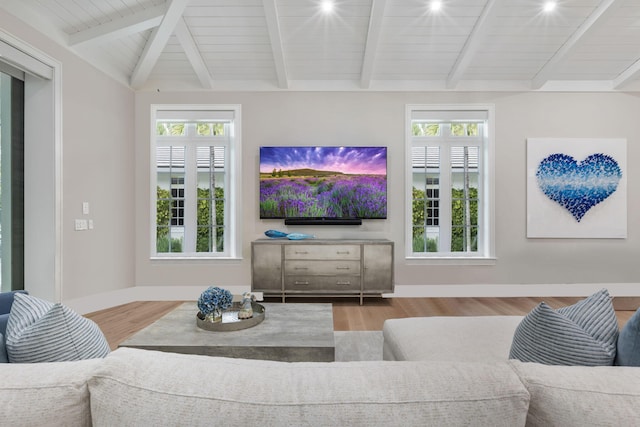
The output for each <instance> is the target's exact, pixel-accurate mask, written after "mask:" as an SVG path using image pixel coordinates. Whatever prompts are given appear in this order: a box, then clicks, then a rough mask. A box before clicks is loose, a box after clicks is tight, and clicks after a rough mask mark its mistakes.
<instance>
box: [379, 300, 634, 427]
mask: <svg viewBox="0 0 640 427" xmlns="http://www.w3.org/2000/svg"><path fill="white" fill-rule="evenodd" d="M638 313H640V311H639V312H638ZM638 313H636V315H635V316H634V317H637V316H639V315H638ZM524 318H525V316H461V317H446V316H442V317H421V318H406V319H391V320H387V321H385V323H384V326H383V332H382V333H383V337H384V338H383V342H384V344H383V345H384V348H383V358H384V359H385V360H386V361H410V362H418V361H420V362H424V363H439V362H441V361H443V360H448V361H455V363H471V364H478V363H494V364H496V365H498V366H508V367H509V368H510V369H511V370H512V372H513V373H514V374H515V375H516V376H517V378H518V379H519V380H520V382H521V383H522V385H523V386H524V387H525V389H526V390H527V393H528V394H529V408H528V411H527V417H526V425H527V426H541V427H542V426H576V427H577V426H614V425H616V426H617V425H620V426H622V425H629V426H630V425H639V423H640V368H638V367H628V366H597V367H592V366H550V365H544V364H540V363H531V362H529V363H524V362H521V361H519V360H509V359H508V357H509V354H510V350H511V347H512V344H513V339H514V335H515V333H516V330H517V328H518V327H519V326H520V325H521V324H522V321H523V319H524ZM630 326H631V325H630ZM638 350H639V351H640V348H638Z"/></svg>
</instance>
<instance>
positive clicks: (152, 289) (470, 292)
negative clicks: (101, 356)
mask: <svg viewBox="0 0 640 427" xmlns="http://www.w3.org/2000/svg"><path fill="white" fill-rule="evenodd" d="M225 288H226V289H228V290H229V291H231V293H232V294H234V295H241V294H242V293H244V292H248V291H249V290H250V288H249V286H225ZM602 288H606V289H607V290H608V291H609V293H610V294H611V296H614V297H640V283H582V284H578V283H572V284H538V285H531V284H527V285H513V284H508V285H483V284H470V285H396V287H395V291H394V293H393V294H385V295H383V296H384V297H385V298H464V297H477V298H481V297H503V298H508V297H580V296H588V295H591V294H592V293H594V292H596V291H598V290H600V289H602ZM203 290H204V287H202V286H134V287H132V288H126V289H119V290H117V291H113V292H107V293H102V294H97V295H91V296H87V297H82V298H75V299H70V300H67V301H63V302H64V304H65V305H67V306H68V307H70V308H71V309H73V310H75V311H77V312H78V313H80V314H87V313H92V312H94V311H99V310H104V309H106V308H110V307H115V306H118V305H122V304H127V303H130V302H134V301H195V300H197V299H198V296H200V294H201V293H202V291H203Z"/></svg>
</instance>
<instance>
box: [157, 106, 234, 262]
mask: <svg viewBox="0 0 640 427" xmlns="http://www.w3.org/2000/svg"><path fill="white" fill-rule="evenodd" d="M153 109H154V115H153V116H154V117H153V121H154V126H153V129H154V135H153V139H154V142H155V144H154V150H153V153H152V162H151V164H152V165H154V171H153V173H152V188H153V191H152V198H153V200H152V204H151V206H152V213H151V214H152V224H153V232H152V240H153V241H152V256H154V257H159V258H176V257H188V258H192V257H207V258H210V257H236V248H237V247H239V245H238V241H239V232H238V230H237V224H238V221H237V218H238V207H237V203H236V189H237V188H238V186H239V182H238V180H239V177H240V173H239V172H240V171H239V158H240V154H239V152H240V139H239V135H238V134H239V115H240V107H238V106H235V107H224V106H223V107H216V106H213V107H206V108H205V107H200V106H199V107H184V109H180V108H176V107H175V106H171V107H164V108H163V107H162V106H154V107H153Z"/></svg>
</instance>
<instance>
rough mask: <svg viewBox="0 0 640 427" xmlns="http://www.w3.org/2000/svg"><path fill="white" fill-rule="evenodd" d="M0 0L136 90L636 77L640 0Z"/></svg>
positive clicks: (547, 82)
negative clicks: (550, 3) (326, 5)
mask: <svg viewBox="0 0 640 427" xmlns="http://www.w3.org/2000/svg"><path fill="white" fill-rule="evenodd" d="M544 3H546V1H544V0H443V1H442V7H441V9H440V10H439V11H437V12H434V11H432V10H431V8H430V1H429V0H335V1H334V9H333V11H332V12H331V13H328V14H325V13H323V12H322V8H321V6H322V5H321V1H320V0H167V1H164V0H3V2H2V3H1V4H0V8H4V9H5V10H6V11H8V12H9V13H12V14H14V15H15V16H17V17H18V18H20V19H23V20H24V21H26V22H28V23H30V24H31V25H34V26H35V27H36V28H38V29H39V30H40V31H42V32H44V33H45V34H47V35H48V36H49V37H51V38H53V39H55V40H56V41H58V42H60V43H61V44H63V45H65V46H67V47H68V48H69V49H72V50H73V51H75V52H77V53H78V54H79V55H80V56H81V57H83V58H85V59H86V60H87V61H89V62H91V63H92V64H94V65H95V66H96V67H98V68H101V69H103V70H104V71H105V72H106V73H108V74H110V75H112V76H113V77H114V78H116V79H118V80H120V81H123V82H125V83H126V84H129V85H130V86H131V87H133V88H135V89H140V90H156V89H162V90H517V91H522V90H587V91H591V90H593V91H633V90H640V82H639V78H640V1H638V0H559V1H558V2H557V7H556V8H555V10H554V11H553V12H552V13H546V12H544V11H543V6H544Z"/></svg>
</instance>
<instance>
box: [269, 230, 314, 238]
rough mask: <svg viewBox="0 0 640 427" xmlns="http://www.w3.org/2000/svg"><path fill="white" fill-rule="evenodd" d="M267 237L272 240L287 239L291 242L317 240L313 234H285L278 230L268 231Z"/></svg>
mask: <svg viewBox="0 0 640 427" xmlns="http://www.w3.org/2000/svg"><path fill="white" fill-rule="evenodd" d="M264 234H265V236H267V237H270V238H272V239H283V238H285V237H286V238H287V239H289V240H304V239H315V238H316V236H313V235H311V234H304V233H284V232H282V231H278V230H267V231H265V232H264Z"/></svg>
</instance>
